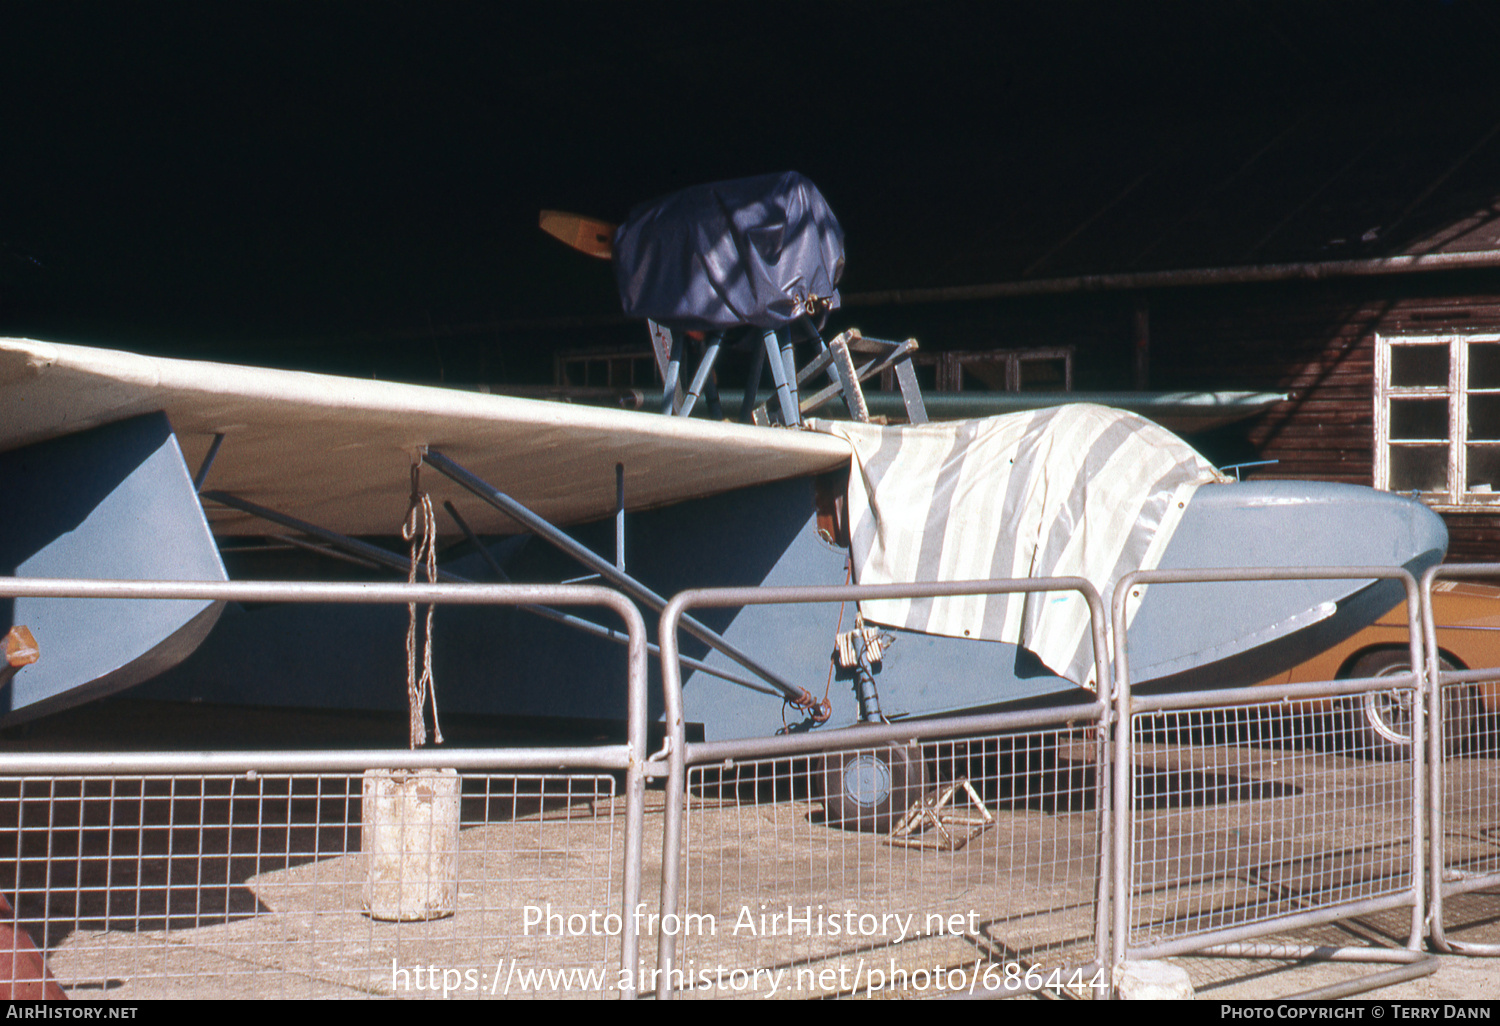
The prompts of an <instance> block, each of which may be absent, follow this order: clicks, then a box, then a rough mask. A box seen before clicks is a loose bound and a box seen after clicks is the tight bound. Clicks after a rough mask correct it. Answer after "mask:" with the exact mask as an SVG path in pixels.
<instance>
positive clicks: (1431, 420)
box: [1391, 398, 1448, 440]
mask: <svg viewBox="0 0 1500 1026" xmlns="http://www.w3.org/2000/svg"><path fill="white" fill-rule="evenodd" d="M1447 437H1448V400H1447V399H1446V398H1443V399H1392V400H1391V438H1392V439H1397V440H1403V439H1408V438H1413V439H1415V438H1422V439H1425V438H1447Z"/></svg>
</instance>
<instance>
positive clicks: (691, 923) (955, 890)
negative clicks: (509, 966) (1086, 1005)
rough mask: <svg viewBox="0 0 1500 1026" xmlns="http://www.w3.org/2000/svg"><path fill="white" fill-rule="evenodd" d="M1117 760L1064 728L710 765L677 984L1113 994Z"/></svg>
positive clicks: (694, 816) (694, 827)
mask: <svg viewBox="0 0 1500 1026" xmlns="http://www.w3.org/2000/svg"><path fill="white" fill-rule="evenodd" d="M1099 755H1100V746H1099V742H1098V741H1097V739H1095V738H1093V737H1091V736H1088V735H1086V734H1085V732H1083V731H1076V730H1063V729H1054V730H1041V731H1031V732H1027V733H1014V734H1003V735H992V736H987V737H980V738H970V739H963V740H954V741H938V742H924V743H922V744H921V745H914V744H894V745H882V746H876V747H871V748H864V749H855V750H851V751H847V752H839V753H829V754H827V755H817V756H812V757H800V758H795V759H781V760H769V759H768V760H760V761H742V762H737V763H735V764H733V765H715V766H699V767H695V768H693V769H692V770H691V772H690V774H689V778H688V781H689V784H688V791H689V794H688V798H687V801H688V813H687V818H686V832H685V844H684V855H683V857H684V862H685V864H684V868H683V903H682V908H683V914H682V919H681V922H680V923H676V924H667V925H670V926H672V927H674V928H676V929H678V930H679V931H680V943H679V949H678V950H679V954H678V961H677V967H678V968H679V969H680V971H681V976H680V978H679V979H677V980H675V981H673V982H674V985H675V986H676V987H677V988H678V989H679V991H680V992H681V993H683V994H684V995H689V994H692V995H698V996H713V997H726V996H736V995H745V996H759V997H767V996H773V995H774V996H778V997H811V996H820V995H833V994H848V995H858V996H881V995H889V994H901V995H905V996H924V995H925V996H936V995H941V994H946V993H951V992H954V991H965V990H970V989H977V990H981V991H982V990H983V989H984V988H985V987H986V984H989V985H990V986H991V987H1000V988H1003V987H1004V986H1005V985H1006V983H1007V981H1010V983H1011V985H1012V986H1013V987H1014V988H1015V989H1016V990H1018V991H1019V990H1020V989H1022V986H1023V981H1024V980H1025V977H1026V975H1027V974H1028V973H1030V974H1031V975H1032V979H1033V982H1036V981H1038V980H1039V981H1041V982H1044V983H1046V982H1050V983H1052V984H1054V985H1055V986H1056V988H1057V989H1058V990H1067V991H1069V992H1072V993H1082V994H1085V995H1088V994H1090V993H1094V992H1097V989H1098V988H1099V987H1100V986H1102V981H1103V977H1102V974H1100V973H1098V972H1097V971H1096V969H1097V967H1091V968H1089V969H1088V970H1087V971H1086V972H1085V971H1084V970H1083V969H1082V967H1083V966H1085V965H1088V964H1089V963H1091V962H1092V961H1093V960H1094V959H1095V958H1096V947H1095V943H1096V932H1095V925H1096V919H1097V912H1098V903H1097V898H1098V883H1099V881H1098V865H1099V827H1100V816H1101V815H1102V814H1103V813H1102V811H1101V810H1100V809H1099V807H1098V797H1097V787H1098V783H1099V776H1098V773H1097V768H1098V766H1099ZM1091 984H1092V986H1093V988H1094V989H1093V990H1091Z"/></svg>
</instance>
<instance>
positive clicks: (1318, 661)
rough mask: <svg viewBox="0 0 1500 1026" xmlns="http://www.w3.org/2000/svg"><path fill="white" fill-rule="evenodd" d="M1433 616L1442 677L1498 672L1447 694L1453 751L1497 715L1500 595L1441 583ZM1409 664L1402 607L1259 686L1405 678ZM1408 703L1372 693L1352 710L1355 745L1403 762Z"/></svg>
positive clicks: (1395, 695) (1401, 695)
mask: <svg viewBox="0 0 1500 1026" xmlns="http://www.w3.org/2000/svg"><path fill="white" fill-rule="evenodd" d="M1432 610H1433V617H1434V619H1435V620H1436V626H1437V642H1438V650H1439V652H1440V653H1441V655H1442V660H1443V668H1444V669H1445V670H1446V669H1461V670H1479V669H1486V668H1489V667H1497V670H1496V680H1494V681H1487V682H1485V683H1483V684H1477V685H1474V686H1473V687H1470V688H1462V689H1452V691H1451V693H1450V697H1449V698H1448V700H1447V702H1446V704H1445V706H1444V714H1443V715H1444V722H1445V729H1446V733H1447V738H1448V742H1449V745H1450V748H1454V747H1457V746H1461V745H1463V744H1464V739H1465V738H1467V737H1468V736H1469V735H1470V734H1471V733H1472V732H1473V730H1474V729H1475V728H1476V727H1477V724H1476V723H1475V720H1477V719H1478V718H1480V717H1481V716H1483V715H1484V714H1486V713H1492V712H1495V711H1497V710H1500V588H1496V587H1492V586H1490V585H1487V584H1476V583H1470V582H1461V581H1441V580H1440V581H1437V582H1435V583H1434V584H1433V587H1432ZM1410 658H1411V657H1410V653H1409V649H1408V646H1407V636H1406V604H1405V603H1402V604H1401V605H1399V606H1397V607H1396V608H1395V609H1393V610H1391V611H1390V612H1389V613H1387V614H1386V615H1384V616H1382V617H1381V618H1380V619H1379V620H1377V621H1375V623H1373V624H1371V625H1370V626H1368V627H1366V628H1365V629H1364V630H1362V631H1360V632H1359V633H1357V634H1355V635H1354V636H1353V637H1351V638H1349V639H1347V640H1346V641H1344V642H1342V643H1340V644H1338V645H1334V646H1333V647H1332V648H1329V649H1326V650H1324V651H1323V652H1321V653H1319V654H1318V655H1316V656H1314V657H1313V658H1311V659H1309V660H1307V661H1306V662H1304V663H1301V664H1300V665H1298V666H1294V667H1292V668H1291V669H1290V670H1288V671H1286V672H1285V673H1283V674H1280V675H1278V676H1275V677H1272V678H1270V679H1268V680H1265V681H1263V682H1262V683H1264V684H1300V683H1304V682H1311V681H1323V680H1337V679H1340V678H1345V677H1384V676H1388V675H1390V674H1396V673H1405V672H1406V671H1407V670H1408V669H1409V668H1410ZM1409 697H1410V693H1409V692H1401V691H1392V692H1377V693H1371V694H1369V695H1366V696H1364V698H1363V699H1362V700H1360V701H1358V702H1355V703H1351V705H1350V707H1349V708H1350V711H1351V712H1353V713H1354V716H1353V721H1354V729H1355V731H1356V736H1357V739H1358V744H1359V745H1360V746H1361V747H1364V746H1366V745H1367V746H1369V749H1370V750H1371V751H1372V752H1374V753H1376V754H1378V755H1384V756H1387V757H1391V756H1399V755H1401V754H1402V753H1403V752H1404V751H1405V748H1406V746H1407V745H1409V744H1410V743H1411V725H1410V723H1411V709H1410V706H1409V701H1408V699H1409Z"/></svg>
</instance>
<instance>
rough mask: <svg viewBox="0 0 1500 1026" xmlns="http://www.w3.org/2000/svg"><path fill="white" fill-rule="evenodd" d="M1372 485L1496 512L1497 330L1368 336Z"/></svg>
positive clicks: (1447, 505) (1499, 441)
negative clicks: (1372, 360) (1372, 423)
mask: <svg viewBox="0 0 1500 1026" xmlns="http://www.w3.org/2000/svg"><path fill="white" fill-rule="evenodd" d="M1375 487H1376V488H1380V489H1383V490H1385V491H1391V492H1403V493H1408V494H1415V495H1417V496H1419V497H1420V498H1421V499H1422V500H1423V501H1425V502H1426V503H1427V504H1428V505H1430V506H1433V507H1436V508H1439V509H1451V510H1468V511H1473V510H1475V509H1483V508H1486V507H1492V508H1494V509H1495V510H1497V511H1500V332H1466V333H1459V334H1442V335H1377V336H1375Z"/></svg>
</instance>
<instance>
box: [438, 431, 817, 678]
mask: <svg viewBox="0 0 1500 1026" xmlns="http://www.w3.org/2000/svg"><path fill="white" fill-rule="evenodd" d="M422 459H423V460H425V461H426V462H427V465H428V466H430V467H432V468H433V469H434V470H436V471H438V473H440V474H444V475H446V476H447V477H449V478H451V479H452V480H453V481H454V482H455V483H456V484H459V485H461V486H463V487H464V488H466V489H467V490H469V491H470V492H472V493H473V494H474V495H476V496H478V497H479V498H481V499H483V500H484V501H485V502H487V503H489V504H490V505H491V506H493V507H495V508H496V509H498V510H499V511H500V512H502V513H504V514H505V515H506V516H508V517H510V518H511V519H512V520H515V521H516V522H517V523H519V524H520V525H521V526H523V527H525V528H526V529H527V530H528V531H531V532H532V533H533V534H535V535H537V536H538V537H540V538H543V539H545V540H547V541H549V542H551V543H552V544H553V545H555V546H557V547H558V548H559V549H561V550H562V551H563V552H566V553H567V554H568V555H570V556H572V557H573V558H574V559H576V560H578V561H579V562H580V563H582V564H583V565H584V566H586V567H588V568H589V569H590V570H592V571H594V572H595V573H597V574H598V575H599V576H600V577H603V578H604V579H605V580H607V581H609V582H610V583H611V584H613V585H614V586H615V587H617V588H619V589H620V590H621V591H623V592H625V593H626V594H627V595H630V596H631V597H632V598H634V599H635V600H636V601H638V602H642V603H645V604H646V605H647V606H650V607H651V608H652V609H653V610H655V611H656V612H658V613H659V612H661V611H662V610H663V609H665V608H666V606H667V600H666V599H664V598H662V597H661V596H660V595H658V594H657V593H656V592H654V591H652V590H651V589H650V588H648V587H647V586H646V585H644V584H642V583H641V582H640V581H638V580H636V579H635V578H634V577H631V576H630V575H629V574H627V573H624V572H622V571H620V570H617V569H615V566H614V564H613V563H611V562H609V561H608V560H607V559H604V558H603V557H602V556H600V555H599V554H598V553H596V552H594V551H593V550H592V549H590V548H588V547H587V546H585V545H583V544H581V543H579V542H577V541H575V540H574V539H573V538H572V537H571V536H569V535H568V534H566V533H564V532H563V531H561V530H559V529H558V528H556V527H554V526H553V525H552V524H551V523H549V522H548V521H546V520H544V519H542V518H541V517H539V516H537V515H536V514H535V513H533V512H532V511H531V510H529V509H527V508H526V507H525V506H523V505H521V504H520V503H519V502H517V501H516V500H515V499H512V498H511V497H510V496H508V495H506V494H505V493H503V492H501V491H499V490H498V489H496V488H495V487H494V486H492V485H490V484H489V483H488V482H486V481H484V480H483V479H482V478H479V477H477V476H475V475H474V474H472V473H470V472H469V471H468V470H466V469H464V468H463V467H462V466H460V465H459V464H457V463H455V462H453V461H452V460H451V459H449V458H448V457H446V456H444V455H443V454H442V453H440V452H434V451H433V450H430V449H429V450H428V451H427V453H426V454H425V455H424V456H423V457H422ZM682 626H683V629H684V630H686V631H687V632H688V633H689V634H691V635H692V636H693V637H695V638H697V639H698V640H699V641H702V642H703V643H704V644H706V645H708V646H709V647H710V648H713V649H715V650H716V651H718V652H721V653H723V654H724V655H726V656H728V657H729V658H730V659H733V660H734V661H735V662H737V663H739V664H740V665H741V666H743V667H744V668H745V669H747V670H749V671H750V672H751V673H754V674H755V675H756V676H758V677H760V678H762V679H763V680H765V681H766V682H767V683H769V684H771V685H772V686H773V687H775V688H776V690H777V691H780V692H781V693H782V695H784V696H785V697H786V700H787V701H788V702H790V703H791V704H792V705H794V706H796V707H798V708H808V707H809V706H808V703H809V702H813V701H814V700H813V699H812V696H811V695H809V694H808V693H807V691H806V690H805V689H803V688H799V687H797V686H796V685H795V684H792V683H791V682H790V681H787V680H786V679H785V678H783V677H782V676H781V675H780V674H778V673H775V672H774V671H772V670H769V669H767V668H766V667H764V666H762V665H761V664H760V662H759V661H758V660H757V659H755V658H754V657H753V656H751V655H749V654H747V653H745V652H742V651H740V649H739V648H738V646H736V645H734V644H733V643H732V642H730V641H729V640H728V639H726V638H725V637H724V636H723V635H721V634H718V633H717V632H715V631H713V630H711V629H710V628H708V627H706V626H704V625H703V624H702V623H699V622H698V621H697V620H696V619H694V618H693V617H690V616H684V617H683V618H682Z"/></svg>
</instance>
